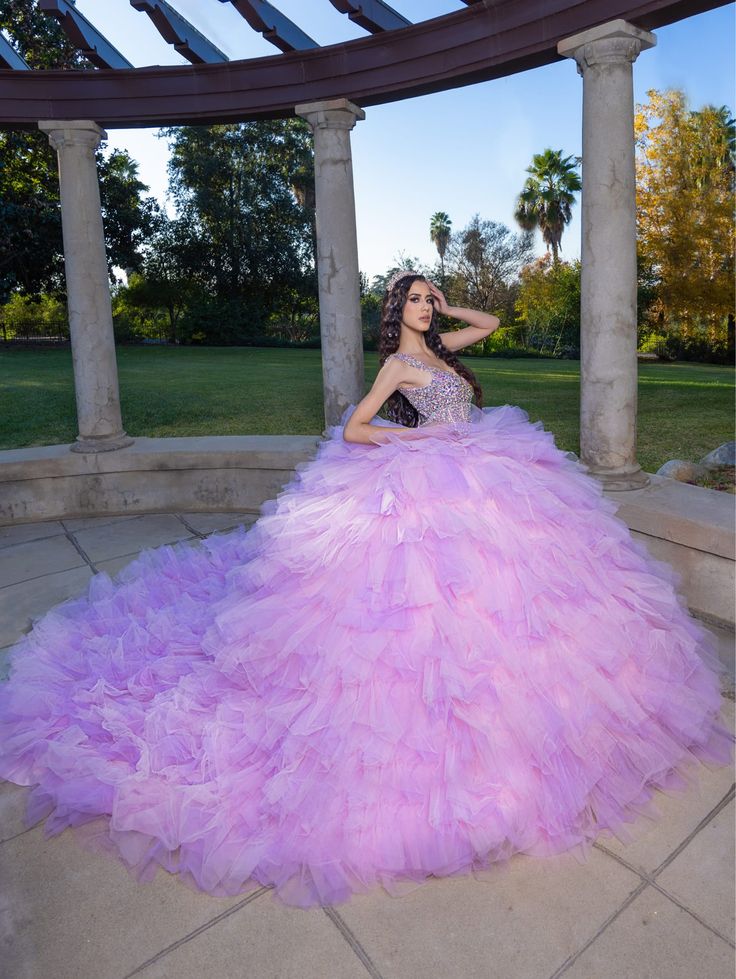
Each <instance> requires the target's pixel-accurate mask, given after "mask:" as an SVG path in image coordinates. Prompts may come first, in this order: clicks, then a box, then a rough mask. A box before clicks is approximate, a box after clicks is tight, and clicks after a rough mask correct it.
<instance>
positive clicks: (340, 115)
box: [294, 99, 365, 131]
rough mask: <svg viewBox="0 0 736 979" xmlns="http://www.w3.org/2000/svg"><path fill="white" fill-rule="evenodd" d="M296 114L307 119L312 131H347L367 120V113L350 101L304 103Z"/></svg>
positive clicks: (335, 100) (296, 110)
mask: <svg viewBox="0 0 736 979" xmlns="http://www.w3.org/2000/svg"><path fill="white" fill-rule="evenodd" d="M294 112H296V114H297V115H298V116H301V117H302V119H306V120H307V122H308V123H309V125H310V126H311V127H312V129H347V130H348V131H349V130H351V129H352V128H353V126H354V125H355V123H356V122H359V121H360V120H362V119H365V112H364V111H363V110H362V109H361V108H360V106H359V105H355V103H354V102H351V101H350V100H349V99H325V100H324V101H323V102H304V103H302V104H301V105H297V106H295V108H294Z"/></svg>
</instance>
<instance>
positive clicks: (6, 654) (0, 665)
mask: <svg viewBox="0 0 736 979" xmlns="http://www.w3.org/2000/svg"><path fill="white" fill-rule="evenodd" d="M12 648H13V647H12V643H11V644H10V645H9V646H4V647H3V648H2V649H0V683H2V682H3V681H4V680H7V679H8V669H9V668H10V650H11V649H12Z"/></svg>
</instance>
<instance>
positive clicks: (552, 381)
mask: <svg viewBox="0 0 736 979" xmlns="http://www.w3.org/2000/svg"><path fill="white" fill-rule="evenodd" d="M468 363H469V365H470V366H471V367H472V368H473V370H474V371H475V372H476V374H477V375H478V378H479V380H480V382H481V384H482V385H483V391H484V395H485V403H486V404H487V405H499V404H506V403H508V404H518V405H521V406H522V407H523V408H525V409H526V410H527V411H528V412H529V416H530V418H531V419H532V421H536V420H537V419H541V420H542V421H543V422H544V425H545V428H547V429H549V430H550V431H552V432H554V434H555V438H556V440H557V444H558V445H559V446H560V448H562V449H566V450H568V449H572V450H573V451H575V452H577V451H578V439H579V432H578V410H579V364H578V362H577V361H551V360H536V359H531V358H530V359H529V360H503V359H500V358H499V359H491V358H483V359H480V358H468ZM118 364H119V370H120V389H121V398H122V405H123V423H124V425H125V428H126V430H127V431H128V433H129V434H130V435H149V436H171V435H236V434H238V435H247V434H274V435H277V434H286V433H292V434H304V435H307V434H316V433H319V432H320V431H321V430H322V427H323V422H322V393H321V369H320V353H319V351H318V350H288V349H266V348H258V349H253V348H246V347H234V348H227V347H225V348H223V347H180V348H176V347H122V348H120V349H119V350H118ZM376 369H377V356H376V354H375V353H368V354H367V355H366V382H367V383H370V381H371V380H372V378H373V376H374V375H375V371H376ZM733 399H734V373H733V371H732V370H731V368H728V367H718V366H714V365H710V364H685V363H676V364H659V363H647V364H641V365H639V461H640V462H641V464H642V466H643V467H644V468H645V469H647V470H648V471H650V472H651V471H652V470H656V469H658V468H659V466H661V465H662V463H663V462H666V460H667V459H673V458H678V459H692V460H696V459H698V458H699V457H700V456H702V455H704V454H705V453H706V452H708V451H709V450H710V449H712V448H714V447H715V446H716V445H719V444H720V443H721V442H725V441H727V440H728V439H731V438H733V422H732V417H733ZM0 404H2V411H1V412H0V448H5V449H7V448H20V447H23V446H29V445H48V444H52V443H55V442H71V441H73V439H74V438H75V436H76V424H75V413H74V391H73V384H72V360H71V352H70V351H69V350H66V349H49V350H20V349H15V348H9V349H6V350H0Z"/></svg>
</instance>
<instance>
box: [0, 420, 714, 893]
mask: <svg viewBox="0 0 736 979" xmlns="http://www.w3.org/2000/svg"><path fill="white" fill-rule="evenodd" d="M330 434H331V438H329V439H328V440H326V441H325V442H323V443H322V445H321V446H320V449H319V451H318V454H317V456H316V458H315V459H314V460H313V461H312V462H310V463H308V464H306V465H305V466H303V467H301V469H300V471H299V472H298V474H297V476H296V477H295V479H294V480H293V482H292V483H291V484H290V485H289V486H288V487H287V488H286V489H285V490H284V491H283V492H282V493H281V494H280V495H279V496H278V498H277V499H276V500H275V501H273V502H271V503H269V504H268V505H266V507H264V511H263V514H262V516H261V518H260V519H259V520H258V522H257V523H256V524H255V525H254V526H253V527H252V528H251V529H250V530H247V531H246V530H244V529H243V528H239V529H237V530H235V531H234V532H231V533H228V534H222V535H217V536H212V537H210V538H208V539H207V540H205V541H204V542H202V543H201V544H199V545H190V544H182V545H177V546H172V547H161V548H158V549H156V550H151V551H147V552H144V553H143V554H141V556H140V557H139V558H138V559H137V560H135V561H134V562H133V563H132V564H131V565H129V566H128V567H127V568H126V569H124V570H123V572H122V573H121V574H120V575H119V576H118V577H117V578H116V579H115V580H111V579H110V578H109V577H108V576H107V575H106V574H99V575H97V576H95V577H94V578H93V579H92V581H91V582H90V585H89V589H88V592H87V594H86V596H85V597H82V598H79V599H76V600H72V601H69V602H66V603H64V604H63V605H60V606H58V607H57V608H54V609H52V610H51V611H50V612H48V613H47V614H46V615H45V616H43V617H42V618H41V619H40V620H38V621H37V622H36V623H35V626H34V628H33V630H32V631H31V632H30V634H29V635H28V636H26V637H25V638H24V639H23V640H22V641H21V642H20V643H19V644H18V646H17V647H16V649H15V650H14V653H13V657H12V667H11V675H10V679H9V681H8V682H7V683H6V684H4V685H1V687H0V776H2V777H3V778H5V779H8V780H11V781H13V782H16V783H18V784H22V785H32V786H34V788H33V789H32V791H31V793H30V795H29V807H28V819H29V821H35V820H37V819H39V818H41V817H44V816H47V817H48V818H47V823H46V827H47V832H48V833H49V834H53V833H58V832H60V831H62V830H63V829H65V828H66V827H68V826H74V825H79V824H81V823H84V822H87V821H89V820H94V819H97V818H98V817H104V819H105V822H104V823H103V824H102V825H103V826H104V830H105V832H104V840H105V845H107V846H109V847H110V848H113V849H114V851H115V852H117V853H119V855H120V856H121V857H122V859H123V861H124V862H125V863H126V865H128V866H129V867H130V868H132V869H133V871H134V872H135V873H136V874H137V875H138V876H139V877H140V878H141V879H147V878H150V877H151V876H152V875H153V874H154V873H155V871H156V869H157V868H158V866H159V865H160V866H163V867H164V868H166V869H167V870H168V871H171V872H175V873H178V874H180V875H182V877H183V878H184V879H185V880H187V881H188V882H189V883H191V884H194V885H195V886H196V887H198V888H200V889H202V890H204V891H207V892H209V893H212V894H215V895H233V894H237V893H240V892H243V891H245V890H247V889H249V888H251V887H254V886H259V885H263V884H268V885H274V887H275V891H276V894H277V895H278V897H279V898H280V899H281V900H282V901H284V902H286V903H290V904H296V905H300V906H304V907H306V906H310V905H315V904H328V903H335V902H339V901H343V900H345V899H347V898H348V897H349V896H350V895H351V894H353V893H355V892H360V891H365V890H366V889H368V888H370V887H373V886H375V885H376V884H382V885H384V886H385V887H386V888H388V889H389V890H391V889H392V888H393V887H394V886H396V885H397V884H398V883H399V882H402V881H422V880H424V879H425V878H427V877H428V876H430V875H435V876H440V875H448V874H456V873H466V872H469V871H471V870H473V869H477V868H483V867H487V866H489V865H490V864H492V863H494V862H496V861H502V860H505V859H506V858H508V857H510V856H511V855H512V854H514V853H517V852H521V853H527V854H534V855H547V854H554V853H559V852H562V851H565V850H568V849H570V848H572V847H580V846H582V847H583V849H585V848H586V847H587V846H589V845H590V844H591V843H592V841H593V840H595V838H596V837H597V836H598V835H599V834H600V833H601V832H603V831H605V830H608V831H611V832H614V833H617V834H620V835H622V834H623V835H625V829H626V824H627V823H630V822H631V821H633V820H634V819H635V818H636V817H637V815H638V814H639V813H640V812H642V811H643V810H645V809H646V805H647V803H648V800H650V797H651V795H652V792H653V790H654V789H655V788H670V787H672V786H674V785H676V784H678V782H680V781H681V780H682V775H683V773H687V772H688V770H690V769H692V770H694V769H695V768H696V767H697V766H691V765H690V763H691V762H692V761H693V760H694V759H699V760H700V761H704V762H707V763H711V764H725V763H727V762H728V760H729V758H730V751H731V739H730V736H729V734H728V732H727V731H726V729H725V728H724V727H723V726H722V724H721V723H720V721H719V719H718V712H719V708H720V692H719V682H718V676H717V658H716V656H715V653H714V650H713V648H712V640H711V637H710V635H709V634H708V633H707V632H706V631H705V630H704V629H703V628H702V627H701V626H700V625H699V624H698V623H697V622H696V621H695V620H694V619H693V618H691V617H690V615H689V614H688V613H687V611H686V609H685V608H684V605H683V603H682V600H681V598H680V597H679V595H678V581H679V579H678V578H677V576H676V575H675V573H674V572H673V571H672V569H671V568H670V567H669V566H668V565H665V564H663V563H661V562H658V561H655V560H653V559H652V558H651V557H650V556H649V555H648V553H647V551H646V549H645V548H644V546H643V545H642V544H641V543H640V542H638V541H636V540H634V539H632V537H631V535H630V533H629V531H628V528H627V527H626V525H625V524H624V523H623V522H622V521H621V520H619V519H618V518H617V517H616V516H615V510H616V507H615V504H613V503H612V502H610V501H609V500H608V499H606V498H605V497H604V496H603V495H602V493H601V490H600V487H599V485H598V483H597V482H596V481H595V480H593V479H591V478H590V477H589V476H587V475H586V473H585V471H584V467H583V466H582V465H581V464H580V463H578V462H577V461H575V460H574V459H570V458H568V457H567V456H566V455H565V454H564V453H563V452H561V451H560V450H559V449H557V448H556V446H555V444H554V440H553V437H552V435H551V434H550V433H548V432H546V431H544V429H543V427H542V425H541V423H534V424H532V423H530V422H529V420H528V416H527V415H526V413H525V412H524V411H523V410H522V409H520V408H517V407H514V406H510V405H504V406H501V407H498V408H493V409H486V410H484V411H483V412H478V411H474V414H473V418H472V420H471V421H470V422H469V423H467V424H460V425H449V424H448V425H432V426H427V427H425V428H424V429H422V430H418V431H417V433H416V438H414V439H411V440H405V439H401V438H399V437H398V436H396V437H392V438H390V440H389V441H388V442H387V443H385V444H382V445H380V446H364V445H355V444H348V443H346V442H344V441H343V439H342V438H341V428H339V427H338V428H336V429H333V430H332V432H331V433H330Z"/></svg>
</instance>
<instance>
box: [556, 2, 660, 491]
mask: <svg viewBox="0 0 736 979" xmlns="http://www.w3.org/2000/svg"><path fill="white" fill-rule="evenodd" d="M654 44H656V38H655V37H654V35H653V34H650V33H648V32H647V31H643V30H640V29H639V28H637V27H634V26H632V25H631V24H629V23H627V22H626V21H624V20H614V21H611V22H610V23H608V24H603V25H601V26H599V27H594V28H591V29H590V30H587V31H583V32H582V33H580V34H576V35H574V36H573V37H569V38H566V39H565V40H564V41H560V42H559V44H558V45H557V50H558V52H559V54H561V55H563V56H565V57H569V58H574V59H575V61H576V62H577V65H578V72H579V73H580V74H581V75H582V76H583V194H582V226H583V232H582V249H581V263H582V274H581V293H582V295H581V337H580V347H581V350H580V360H581V363H580V377H581V389H580V395H581V398H580V451H581V459H582V461H583V462H584V463H585V464H586V465H587V467H588V471H589V472H590V474H591V475H592V476H595V477H597V478H598V479H599V480H600V481H601V482H602V483H603V485H604V487H605V488H606V489H617V490H623V489H636V488H638V487H641V486H646V484H647V483H648V481H649V480H648V477H647V475H646V474H645V473H644V472H643V471H642V469H641V467H640V466H639V463H638V462H637V460H636V400H637V361H636V177H635V172H634V90H633V78H632V65H633V63H634V61H635V60H636V58H637V57H638V55H639V52H640V51H643V50H645V49H646V48H651V47H653V46H654Z"/></svg>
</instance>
